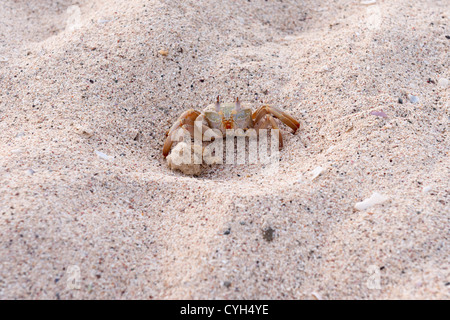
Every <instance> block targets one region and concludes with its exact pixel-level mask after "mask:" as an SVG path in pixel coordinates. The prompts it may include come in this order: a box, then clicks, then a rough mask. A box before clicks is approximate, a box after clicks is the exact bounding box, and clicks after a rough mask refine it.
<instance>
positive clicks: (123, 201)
mask: <svg viewBox="0 0 450 320" xmlns="http://www.w3.org/2000/svg"><path fill="white" fill-rule="evenodd" d="M71 6H72V7H71ZM74 6H75V7H74ZM69 7H70V8H69ZM68 8H69V9H68ZM448 9H449V8H448V2H447V1H444V0H442V1H438V0H430V1H422V2H412V1H407V0H399V1H397V0H377V1H376V3H375V4H372V5H365V4H362V3H361V1H357V0H353V1H349V0H335V1H331V0H324V1H313V0H305V1H287V0H284V1H272V0H269V1H263V0H251V1H250V0H249V1H212V0H210V1H207V0H196V1H174V0H171V1H164V0H160V1H157V0H146V1H144V0H136V1H122V0H96V1H87V0H79V1H68V0H60V1H51V0H33V1H24V0H20V1H12V0H7V1H2V2H1V3H0V131H1V135H0V182H1V183H0V231H1V232H0V298H1V299H449V298H450V274H449V266H450V259H449V253H450V250H449V240H450V231H449V230H450V228H449V225H450V182H449V181H450V179H449V178H450V161H449V155H450V154H449V152H450V140H449V116H450V115H449V104H448V98H449V89H448V85H446V80H445V79H449V78H450V72H449V65H448V61H449V49H448V48H449V47H448V46H449V44H450V40H449V39H448V38H449V37H448V36H449V35H450V30H449V20H448V18H449V12H448ZM217 95H221V96H222V97H223V99H225V100H232V99H233V98H234V97H236V96H239V98H240V99H241V101H243V102H245V103H246V104H247V105H248V106H252V107H254V108H257V107H258V106H260V105H261V104H262V103H269V104H273V105H276V106H279V107H281V108H283V109H284V110H286V111H288V112H289V113H290V114H291V115H293V116H294V117H296V118H297V119H298V120H299V121H300V122H301V123H302V129H301V130H299V132H298V133H297V134H296V135H292V134H291V132H290V130H289V128H287V127H285V126H283V127H282V131H283V135H284V137H285V141H284V144H285V145H284V148H283V150H282V152H281V161H280V169H279V172H278V173H277V174H276V175H268V174H267V171H266V170H265V168H264V167H262V166H260V165H244V166H242V165H241V166H237V165H235V166H233V165H221V166H213V167H211V168H208V169H207V170H205V171H204V172H203V173H202V174H201V175H200V176H186V175H183V174H182V173H180V172H176V171H171V170H170V169H169V168H168V166H167V163H166V161H165V159H164V158H163V157H162V144H163V142H164V138H165V133H166V131H167V130H168V129H169V127H170V126H171V124H172V123H173V121H174V120H175V119H176V118H177V117H178V115H179V114H180V113H181V112H183V111H184V110H186V109H188V108H191V107H194V108H197V109H202V108H203V107H205V106H206V105H208V104H210V103H212V102H214V100H215V97H216V96H217ZM411 96H414V97H416V98H417V99H414V98H412V97H411ZM399 98H400V99H402V102H403V103H399ZM411 101H414V102H415V103H412V102H411ZM371 113H372V114H371ZM317 167H321V168H322V171H321V173H320V175H318V176H316V177H315V178H314V179H312V176H311V172H314V170H315V169H316V168H317ZM317 172H318V171H315V173H317ZM374 193H378V194H379V195H380V196H381V197H385V198H386V199H387V200H384V199H385V198H383V201H381V202H380V203H378V204H374V205H372V206H369V207H367V208H366V204H367V201H366V202H364V201H365V199H369V198H371V196H373V194H374ZM361 202H363V203H364V206H363V207H364V208H365V209H364V210H357V209H356V208H355V205H356V204H357V203H361ZM357 208H361V205H358V206H357Z"/></svg>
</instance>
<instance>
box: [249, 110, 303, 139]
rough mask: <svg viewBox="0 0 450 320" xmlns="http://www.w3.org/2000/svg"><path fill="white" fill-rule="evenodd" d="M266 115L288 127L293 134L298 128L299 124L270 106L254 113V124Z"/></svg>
mask: <svg viewBox="0 0 450 320" xmlns="http://www.w3.org/2000/svg"><path fill="white" fill-rule="evenodd" d="M267 114H270V115H272V116H274V117H275V118H278V119H280V120H281V121H282V122H283V123H284V124H285V125H287V126H289V127H290V128H291V129H292V130H294V133H295V132H296V131H297V130H298V129H299V128H300V123H299V122H298V121H297V120H295V119H294V118H293V117H291V116H290V115H289V114H287V113H286V112H284V111H281V110H280V109H278V108H276V107H270V106H262V107H260V108H259V109H258V110H256V111H255V113H253V115H252V118H253V120H254V123H257V122H259V121H260V120H261V119H262V118H263V117H264V116H265V115H267Z"/></svg>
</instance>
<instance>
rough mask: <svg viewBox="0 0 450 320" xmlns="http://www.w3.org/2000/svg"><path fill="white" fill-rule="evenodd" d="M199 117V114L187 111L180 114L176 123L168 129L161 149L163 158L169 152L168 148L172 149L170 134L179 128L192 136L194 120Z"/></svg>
mask: <svg viewBox="0 0 450 320" xmlns="http://www.w3.org/2000/svg"><path fill="white" fill-rule="evenodd" d="M199 115H200V112H198V111H196V110H194V109H189V110H187V111H185V112H183V113H182V114H181V116H180V117H179V118H178V120H177V121H175V123H174V124H173V125H172V128H170V130H169V132H168V133H167V138H166V141H164V147H163V156H164V157H167V155H168V154H169V152H170V148H171V147H172V144H173V142H174V141H173V140H172V134H173V133H174V132H175V131H176V130H178V129H179V128H184V129H186V130H188V131H189V132H190V133H191V135H192V136H193V134H194V121H195V119H196V118H197V117H198V116H199Z"/></svg>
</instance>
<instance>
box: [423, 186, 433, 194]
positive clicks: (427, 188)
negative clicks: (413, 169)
mask: <svg viewBox="0 0 450 320" xmlns="http://www.w3.org/2000/svg"><path fill="white" fill-rule="evenodd" d="M431 189H432V187H431V186H425V187H423V189H422V192H423V193H427V192H430V191H431Z"/></svg>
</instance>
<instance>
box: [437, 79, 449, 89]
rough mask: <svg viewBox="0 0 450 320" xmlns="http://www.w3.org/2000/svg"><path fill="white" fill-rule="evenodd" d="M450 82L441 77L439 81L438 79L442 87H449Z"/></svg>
mask: <svg viewBox="0 0 450 320" xmlns="http://www.w3.org/2000/svg"><path fill="white" fill-rule="evenodd" d="M448 82H449V81H448V79H446V78H440V79H439V81H438V85H439V86H440V87H443V88H447V87H448Z"/></svg>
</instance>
